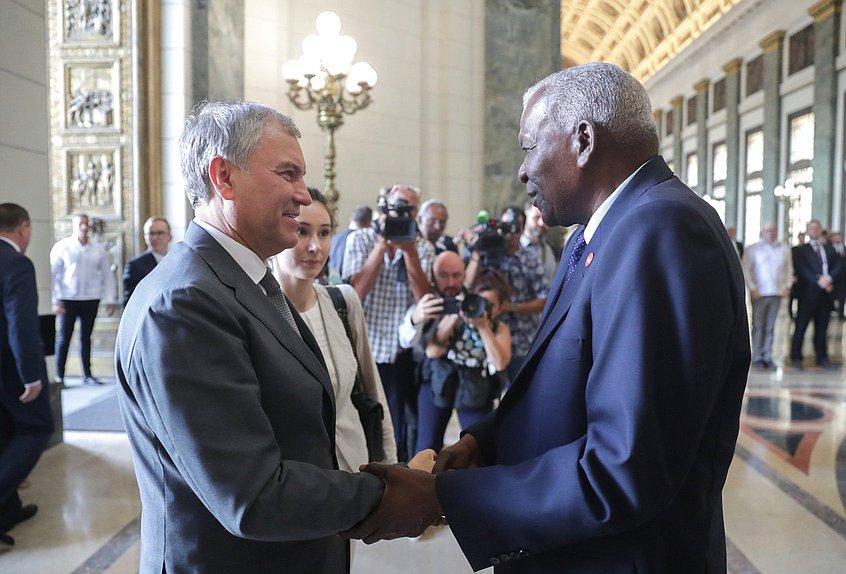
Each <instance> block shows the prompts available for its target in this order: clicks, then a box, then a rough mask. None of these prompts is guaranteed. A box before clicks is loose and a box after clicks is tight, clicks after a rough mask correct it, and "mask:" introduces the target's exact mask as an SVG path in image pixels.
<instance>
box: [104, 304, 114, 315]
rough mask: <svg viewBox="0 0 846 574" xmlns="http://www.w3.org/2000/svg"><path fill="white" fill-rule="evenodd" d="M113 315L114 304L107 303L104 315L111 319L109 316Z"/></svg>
mask: <svg viewBox="0 0 846 574" xmlns="http://www.w3.org/2000/svg"><path fill="white" fill-rule="evenodd" d="M114 314H115V306H114V304H113V303H108V304H107V305H106V315H108V316H109V317H111V316H112V315H114Z"/></svg>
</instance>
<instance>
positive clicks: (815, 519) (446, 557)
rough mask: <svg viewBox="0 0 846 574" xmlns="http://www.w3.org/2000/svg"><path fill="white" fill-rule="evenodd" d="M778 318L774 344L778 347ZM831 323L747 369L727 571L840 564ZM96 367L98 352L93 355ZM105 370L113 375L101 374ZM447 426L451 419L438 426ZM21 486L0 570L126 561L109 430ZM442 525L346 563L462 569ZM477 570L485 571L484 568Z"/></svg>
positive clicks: (70, 393) (844, 543) (838, 399)
mask: <svg viewBox="0 0 846 574" xmlns="http://www.w3.org/2000/svg"><path fill="white" fill-rule="evenodd" d="M785 331H786V324H782V325H780V326H779V329H778V331H777V335H776V336H777V340H776V348H778V349H784V348H786V340H785V339H786V337H785V335H784V333H785ZM842 331H843V324H842V323H839V322H834V321H833V322H832V325H831V329H830V341H831V356H832V359H833V360H834V361H836V362H837V363H838V365H841V366H838V367H837V368H836V369H831V370H817V369H815V368H814V367H813V366H810V365H809V366H808V367H807V368H806V369H805V370H803V371H797V370H794V369H792V368H787V367H785V368H779V369H778V370H776V371H773V372H769V371H759V370H753V371H752V372H751V373H750V376H749V385H748V390H747V393H746V397H745V399H744V400H745V404H744V414H743V419H742V428H741V432H740V436H739V439H738V443H737V449H736V455H735V459H734V462H733V464H732V467H731V471H730V473H729V476H728V481H727V484H726V488H725V491H724V499H725V521H726V530H727V534H728V556H729V571H730V572H731V573H732V574H755V573H763V574H782V573H784V574H787V573H790V574H794V573H797V572H802V573H827V572H830V573H835V572H844V570H845V568H844V564H846V374H845V373H844V368H843V367H842V363H843V355H844V353H843V350H844V346H843V337H842ZM99 360H100V361H102V368H101V367H98V366H96V364H95V372H97V373H106V372H107V370H108V366H107V362H108V358H107V357H105V356H104V357H101V358H100V359H99ZM112 381H113V379H112ZM114 392H115V389H114V383H113V382H110V383H108V384H106V385H103V386H102V387H83V386H81V385H78V384H76V383H75V382H74V381H73V379H70V380H69V386H68V388H67V389H65V390H64V391H63V396H62V398H63V403H64V411H65V412H66V413H71V412H73V411H76V410H78V409H81V408H85V407H86V406H87V405H89V404H91V403H93V402H95V401H98V400H101V399H103V398H104V397H107V396H108V395H109V394H110V393H114ZM456 431H457V428H456V427H455V424H454V423H453V426H451V429H450V433H451V434H452V435H453V436H454V435H455V433H456ZM29 482H30V486H29V487H28V488H27V489H25V490H22V491H21V496H22V498H23V499H24V501H25V502H35V503H37V504H38V505H39V507H40V510H39V513H38V514H37V515H36V517H35V518H33V519H32V520H30V521H28V522H25V523H23V524H21V525H19V526H18V527H16V528H15V529H14V530H13V531H12V534H13V535H14V537H15V539H16V540H17V544H16V545H15V546H14V548H13V549H12V550H11V551H9V552H6V553H4V554H0V572H2V573H3V574H19V573H20V574H35V573H47V574H83V573H89V574H91V573H108V574H127V573H135V572H137V571H138V555H139V543H138V536H139V513H140V503H139V500H138V491H137V487H136V485H135V479H134V474H133V470H132V461H131V456H130V451H129V445H128V442H127V439H126V437H125V435H124V434H123V433H120V432H84V431H65V434H64V443H63V444H60V445H57V446H55V447H53V448H51V449H49V450H48V451H47V452H45V454H44V456H43V457H42V460H41V462H40V463H39V465H38V467H37V468H36V469H35V471H34V472H33V474H32V476H31V477H30V481H29ZM470 571H471V570H470V568H469V566H468V565H467V563H466V562H465V561H464V559H463V557H462V555H461V553H460V550H459V549H458V546H457V544H456V543H455V539H454V538H453V537H452V535H451V534H450V532H449V530H448V528H445V529H440V530H436V531H430V532H428V533H427V534H425V535H424V536H423V537H421V538H420V539H416V540H397V541H393V542H382V543H378V544H375V545H372V546H364V545H359V546H358V547H357V548H356V552H355V560H354V566H353V572H355V573H356V574H364V573H368V574H380V573H385V574H388V573H395V572H403V573H404V574H417V573H450V574H451V573H465V572H467V573H469V572H470ZM486 572H489V571H486Z"/></svg>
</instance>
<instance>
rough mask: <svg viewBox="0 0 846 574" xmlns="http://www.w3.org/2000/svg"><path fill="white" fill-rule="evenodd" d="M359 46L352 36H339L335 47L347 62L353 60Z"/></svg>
mask: <svg viewBox="0 0 846 574" xmlns="http://www.w3.org/2000/svg"><path fill="white" fill-rule="evenodd" d="M357 48H358V46H357V45H356V43H355V39H354V38H353V37H352V36H341V37H340V38H338V42H337V43H336V44H335V46H334V49H335V50H337V51H338V53H339V54H341V55H342V56H343V58H344V59H345V60H346V61H347V62H352V61H353V58H355V51H356V49H357ZM348 65H349V64H348Z"/></svg>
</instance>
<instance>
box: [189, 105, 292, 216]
mask: <svg viewBox="0 0 846 574" xmlns="http://www.w3.org/2000/svg"><path fill="white" fill-rule="evenodd" d="M270 121H275V122H277V123H278V124H279V125H280V126H281V127H282V128H283V129H284V130H285V131H286V132H288V133H289V134H290V135H292V136H293V137H295V138H299V137H300V130H299V129H297V126H296V124H294V121H293V120H292V119H291V118H289V117H288V116H286V115H284V114H281V113H279V112H277V111H276V110H274V109H272V108H269V107H267V106H265V105H262V104H258V103H255V102H244V101H238V102H200V103H199V104H197V106H196V107H195V108H194V110H193V111H192V113H191V115H189V116H188V118H187V119H186V120H185V129H184V131H183V132H182V136H181V137H180V138H179V147H180V156H181V163H182V179H183V182H184V184H185V194H186V195H187V196H188V200H189V201H190V202H191V205H192V206H193V207H195V208H196V207H197V205H198V204H201V203H206V202H208V201H209V200H210V199H211V197H212V194H211V181H210V180H209V164H210V163H211V161H212V159H213V158H214V157H216V156H220V157H222V158H224V159H226V160H228V161H230V162H232V163H233V164H235V165H236V166H238V168H239V169H246V168H247V163H248V162H249V160H250V156H251V155H252V153H253V150H255V147H256V146H257V145H258V143H259V140H261V136H262V134H263V133H264V128H265V126H266V125H267V123H268V122H270Z"/></svg>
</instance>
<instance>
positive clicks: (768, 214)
mask: <svg viewBox="0 0 846 574" xmlns="http://www.w3.org/2000/svg"><path fill="white" fill-rule="evenodd" d="M760 46H761V49H762V50H763V51H764V170H763V179H764V192H763V193H762V194H761V220H762V221H767V220H770V221H776V220H777V219H778V202H777V201H776V197H775V195H774V194H773V190H774V189H775V188H776V186H777V185H779V184H780V183H781V181H780V178H781V175H780V170H779V167H780V161H781V159H780V157H779V150H780V146H781V94H780V93H779V87H780V86H781V68H782V59H783V50H782V48H783V46H784V31H783V30H779V31H777V32H773V33H772V34H770V35H769V36H767V37H766V38H764V39H763V40H761V43H760Z"/></svg>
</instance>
